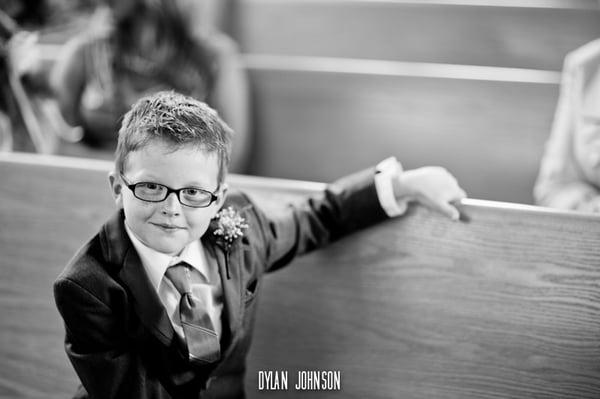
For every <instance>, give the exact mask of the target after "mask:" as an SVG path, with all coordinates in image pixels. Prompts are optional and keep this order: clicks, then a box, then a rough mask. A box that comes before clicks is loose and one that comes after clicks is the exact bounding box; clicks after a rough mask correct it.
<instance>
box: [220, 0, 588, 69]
mask: <svg viewBox="0 0 600 399" xmlns="http://www.w3.org/2000/svg"><path fill="white" fill-rule="evenodd" d="M233 3H234V4H235V5H236V6H237V8H235V14H234V16H233V17H234V18H235V20H234V22H233V23H232V27H231V30H232V34H233V36H234V37H235V39H236V40H237V41H238V42H239V43H240V45H241V49H242V51H243V52H244V53H252V54H255V53H256V54H278V55H308V56H322V57H343V58H366V59H378V60H395V61H413V62H434V63H446V64H464V65H488V66H498V67H513V68H531V69H542V70H555V71H557V70H560V69H561V67H562V61H563V58H564V56H565V55H566V53H567V52H569V51H571V50H573V49H575V48H576V47H579V46H581V45H582V44H584V43H586V42H589V41H591V40H593V39H596V38H598V37H600V9H599V8H598V2H597V1H595V0H520V1H518V0H511V1H506V0H413V1H409V0H376V1H373V0H309V1H307V0H276V1H275V0H237V1H234V2H233Z"/></svg>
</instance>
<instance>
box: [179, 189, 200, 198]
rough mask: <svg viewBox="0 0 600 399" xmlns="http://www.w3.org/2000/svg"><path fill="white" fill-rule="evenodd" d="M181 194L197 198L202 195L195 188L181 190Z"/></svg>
mask: <svg viewBox="0 0 600 399" xmlns="http://www.w3.org/2000/svg"><path fill="white" fill-rule="evenodd" d="M183 194H184V195H186V196H188V197H197V196H199V195H201V194H202V191H200V190H198V189H196V188H186V189H184V190H183Z"/></svg>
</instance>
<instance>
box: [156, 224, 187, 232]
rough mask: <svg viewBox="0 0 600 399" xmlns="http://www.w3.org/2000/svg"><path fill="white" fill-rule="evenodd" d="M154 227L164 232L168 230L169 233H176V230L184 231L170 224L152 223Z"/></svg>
mask: <svg viewBox="0 0 600 399" xmlns="http://www.w3.org/2000/svg"><path fill="white" fill-rule="evenodd" d="M152 224H153V225H155V226H157V227H160V228H161V229H163V230H167V231H175V230H181V229H183V227H180V226H177V225H174V224H168V223H152Z"/></svg>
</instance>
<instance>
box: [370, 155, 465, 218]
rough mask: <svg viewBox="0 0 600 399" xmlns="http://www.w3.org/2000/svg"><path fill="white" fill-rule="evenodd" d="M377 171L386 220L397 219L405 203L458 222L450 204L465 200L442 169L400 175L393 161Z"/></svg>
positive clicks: (461, 191)
mask: <svg viewBox="0 0 600 399" xmlns="http://www.w3.org/2000/svg"><path fill="white" fill-rule="evenodd" d="M377 169H378V171H379V173H378V175H377V176H376V182H375V183H376V185H377V191H378V194H379V198H380V201H381V203H382V206H383V207H384V209H385V210H386V213H387V214H388V215H389V216H397V215H401V214H402V213H404V211H405V210H406V207H407V205H408V203H409V202H418V203H420V204H422V205H425V206H427V207H429V208H431V209H433V210H436V211H438V212H440V213H442V214H444V215H446V216H448V217H449V218H451V219H453V220H458V219H459V217H460V214H459V212H458V209H457V208H456V207H455V206H454V205H453V202H458V201H460V200H461V199H463V198H466V193H465V191H464V190H463V189H462V188H461V187H460V186H459V185H458V182H457V181H456V178H455V177H454V176H452V175H451V174H450V173H449V172H448V171H447V170H446V169H444V168H442V167H439V166H426V167H422V168H418V169H411V170H407V171H402V167H401V166H400V163H399V162H398V161H396V159H395V158H393V157H392V158H388V159H386V160H384V161H383V162H381V163H380V164H379V165H378V166H377ZM390 182H391V188H389V183H390Z"/></svg>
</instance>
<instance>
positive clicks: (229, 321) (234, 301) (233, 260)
mask: <svg viewBox="0 0 600 399" xmlns="http://www.w3.org/2000/svg"><path fill="white" fill-rule="evenodd" d="M211 235H212V231H208V232H207V233H206V234H205V236H204V237H206V238H203V239H202V245H204V246H205V248H206V249H207V250H208V251H209V252H210V254H211V255H212V257H213V259H214V260H215V261H216V263H217V267H218V269H219V276H220V279H221V287H222V289H223V302H224V304H223V305H224V311H225V316H226V317H223V318H222V321H223V332H224V333H225V332H227V334H226V337H227V339H225V340H224V341H223V342H222V345H223V347H224V351H223V357H227V356H228V355H229V353H230V351H231V350H232V348H233V347H234V346H235V342H236V341H237V339H238V334H239V332H240V328H239V326H240V322H241V316H242V315H241V311H242V307H241V302H242V297H241V293H242V292H243V291H242V290H241V285H242V277H241V273H240V268H241V264H240V263H241V262H240V256H241V255H240V250H239V245H235V244H234V245H233V246H232V247H231V249H230V253H229V260H227V253H226V251H225V249H224V248H223V247H222V246H220V245H219V244H217V243H216V240H213V239H211V238H210V236H211ZM228 262H229V278H227V263H228ZM224 336H225V334H224Z"/></svg>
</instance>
